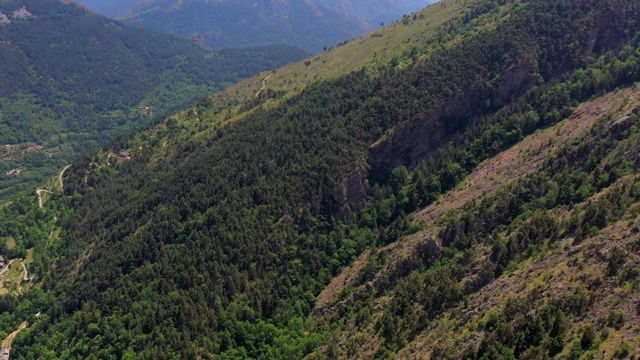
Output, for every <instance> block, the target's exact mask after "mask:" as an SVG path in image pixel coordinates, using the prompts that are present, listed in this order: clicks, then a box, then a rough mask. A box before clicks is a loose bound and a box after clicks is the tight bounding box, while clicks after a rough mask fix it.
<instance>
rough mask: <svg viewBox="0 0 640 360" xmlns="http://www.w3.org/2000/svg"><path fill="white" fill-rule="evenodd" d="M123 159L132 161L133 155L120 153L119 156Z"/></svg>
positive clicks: (124, 152)
mask: <svg viewBox="0 0 640 360" xmlns="http://www.w3.org/2000/svg"><path fill="white" fill-rule="evenodd" d="M118 156H119V157H120V158H121V159H130V158H131V153H130V152H126V151H123V152H121V153H120V155H118Z"/></svg>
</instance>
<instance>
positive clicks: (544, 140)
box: [315, 88, 640, 311]
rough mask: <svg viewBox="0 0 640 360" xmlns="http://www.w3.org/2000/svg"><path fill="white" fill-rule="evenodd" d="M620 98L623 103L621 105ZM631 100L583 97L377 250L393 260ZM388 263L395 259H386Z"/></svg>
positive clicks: (637, 94)
mask: <svg viewBox="0 0 640 360" xmlns="http://www.w3.org/2000/svg"><path fill="white" fill-rule="evenodd" d="M625 103H626V104H627V105H625V106H623V104H625ZM636 105H639V106H640V91H635V90H633V89H632V88H627V89H623V90H619V91H617V92H612V93H610V94H607V95H605V96H603V97H600V98H597V99H594V100H591V101H589V102H586V103H583V104H582V105H580V106H579V107H578V108H577V109H576V110H575V111H574V113H573V114H572V115H571V116H570V117H569V118H568V119H566V120H565V121H562V122H560V123H559V124H556V125H555V126H552V127H550V128H547V129H545V130H541V131H539V132H537V133H536V134H534V135H530V136H528V137H526V138H525V139H523V140H522V141H521V142H520V143H519V144H517V145H515V146H513V147H512V148H510V149H507V150H505V151H503V152H501V153H500V154H498V155H496V156H494V157H492V158H490V159H487V160H486V161H485V162H483V163H482V164H481V165H479V166H478V168H477V169H476V170H475V171H473V172H472V173H471V174H469V175H468V176H467V178H466V179H465V181H464V184H463V185H462V186H461V187H460V188H457V189H454V190H452V191H450V192H449V193H447V194H446V195H444V196H443V198H442V199H441V200H439V201H438V202H436V203H433V204H431V205H429V206H427V207H426V208H425V209H423V210H421V211H418V212H417V213H416V214H415V219H416V220H417V221H419V222H421V223H422V224H424V225H425V226H426V227H427V230H423V231H420V232H418V233H416V234H413V235H410V236H407V237H405V238H403V239H401V240H399V241H396V242H394V243H392V244H389V245H387V246H385V247H384V248H383V249H382V251H387V252H388V253H390V254H393V256H394V258H395V260H396V261H399V259H402V258H406V257H408V256H411V254H412V253H413V252H414V250H415V247H416V246H417V245H418V244H420V243H423V242H424V240H425V239H427V238H430V237H434V238H436V237H437V234H438V232H439V229H438V227H437V222H438V220H439V219H440V217H441V216H442V215H444V214H446V213H447V212H449V211H451V210H455V209H460V208H462V207H463V206H464V205H465V204H466V203H468V202H469V201H472V200H475V199H478V198H481V197H485V196H488V195H490V194H492V193H494V192H495V191H497V190H498V189H499V188H500V187H501V186H504V185H505V184H507V183H509V182H511V181H514V180H516V179H518V178H521V177H522V176H526V175H527V174H530V173H532V172H534V171H535V170H536V169H537V168H538V167H539V166H540V165H541V164H542V163H543V161H544V160H545V159H546V158H547V157H548V156H551V155H552V154H553V153H555V152H556V151H557V150H558V149H560V148H561V147H562V146H563V145H564V144H567V143H570V142H571V140H573V139H576V138H578V137H579V136H581V135H582V134H584V133H585V132H586V131H588V130H589V129H590V128H591V127H592V126H593V125H594V124H595V123H596V122H597V121H598V120H600V119H603V118H605V117H606V116H607V115H614V116H613V118H614V120H615V118H616V117H617V116H621V115H624V112H625V110H622V111H618V109H620V108H621V107H625V108H627V109H629V108H631V107H633V106H636ZM611 122H613V121H611ZM370 255H371V252H366V253H364V254H363V255H361V256H360V257H359V258H358V259H356V260H355V261H354V263H353V264H352V265H351V266H349V267H347V268H345V269H344V270H343V271H342V272H341V273H340V274H339V275H338V276H336V277H335V278H334V279H333V280H332V281H331V283H330V284H329V285H328V286H327V287H325V289H324V290H323V291H322V292H321V293H320V294H319V295H318V297H317V299H316V307H315V308H316V311H317V310H319V309H322V308H324V307H327V306H330V305H331V304H332V301H333V300H335V298H336V296H337V294H339V293H340V292H341V291H342V289H344V288H345V287H347V286H351V285H353V284H354V283H356V282H357V278H358V274H359V273H360V271H361V269H362V268H364V266H365V265H366V264H367V262H368V260H369V256H370ZM390 263H391V264H392V263H395V262H394V261H390Z"/></svg>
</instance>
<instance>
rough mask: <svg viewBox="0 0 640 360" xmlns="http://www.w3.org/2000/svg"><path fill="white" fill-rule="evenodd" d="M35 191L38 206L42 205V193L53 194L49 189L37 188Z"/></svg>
mask: <svg viewBox="0 0 640 360" xmlns="http://www.w3.org/2000/svg"><path fill="white" fill-rule="evenodd" d="M36 193H37V194H38V205H40V208H42V206H43V205H44V201H43V200H42V193H49V194H53V193H52V192H51V191H49V190H47V189H38V190H36Z"/></svg>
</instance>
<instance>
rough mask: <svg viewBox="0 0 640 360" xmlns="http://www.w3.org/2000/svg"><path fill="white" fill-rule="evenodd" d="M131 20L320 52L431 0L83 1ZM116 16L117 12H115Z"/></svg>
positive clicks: (198, 35)
mask: <svg viewBox="0 0 640 360" xmlns="http://www.w3.org/2000/svg"><path fill="white" fill-rule="evenodd" d="M80 2H82V3H83V4H85V5H87V6H88V7H90V8H92V9H95V10H96V11H99V12H100V11H101V10H100V9H104V10H103V11H105V12H103V13H104V14H105V15H109V14H114V13H117V15H115V16H114V18H116V19H118V20H119V21H122V22H124V23H126V24H130V25H135V26H139V27H143V28H146V29H150V30H154V31H160V32H165V33H171V34H178V35H182V36H188V37H193V38H195V39H198V40H201V41H204V42H205V43H206V44H207V45H209V46H211V47H213V48H215V49H219V48H229V47H246V46H258V45H273V44H282V43H286V44H291V45H295V46H298V47H301V48H304V49H306V50H307V51H311V52H319V51H321V50H322V49H323V48H325V47H331V46H334V45H336V44H338V43H340V42H342V41H344V40H347V39H350V38H354V37H356V36H360V35H362V34H364V33H365V32H367V31H370V30H372V29H374V28H377V27H379V26H380V23H381V22H391V21H393V20H397V19H399V18H401V17H402V15H404V14H409V13H412V12H414V11H417V10H420V9H422V8H424V7H425V6H426V5H427V4H428V2H427V1H425V0H411V1H402V2H401V1H395V0H377V1H373V2H371V1H357V0H356V1H354V0H343V1H333V0H322V1H291V0H265V1H254V0H251V1H249V0H224V1H207V0H186V1H175V0H153V1H148V0H144V1H143V0H139V1H135V2H131V1H129V2H128V3H122V5H124V6H122V7H120V8H119V10H116V8H117V4H109V6H108V8H105V7H104V2H101V1H97V0H83V1H80ZM111 16H113V15H111Z"/></svg>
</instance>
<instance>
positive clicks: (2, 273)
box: [0, 259, 15, 276]
mask: <svg viewBox="0 0 640 360" xmlns="http://www.w3.org/2000/svg"><path fill="white" fill-rule="evenodd" d="M14 260H15V259H13V260H11V261H9V263H8V264H7V265H6V266H5V267H4V268H3V269H2V270H0V276H2V275H4V273H6V272H7V271H9V267H10V266H11V263H13V261H14Z"/></svg>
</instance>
